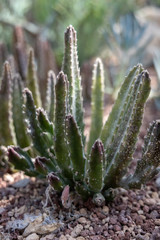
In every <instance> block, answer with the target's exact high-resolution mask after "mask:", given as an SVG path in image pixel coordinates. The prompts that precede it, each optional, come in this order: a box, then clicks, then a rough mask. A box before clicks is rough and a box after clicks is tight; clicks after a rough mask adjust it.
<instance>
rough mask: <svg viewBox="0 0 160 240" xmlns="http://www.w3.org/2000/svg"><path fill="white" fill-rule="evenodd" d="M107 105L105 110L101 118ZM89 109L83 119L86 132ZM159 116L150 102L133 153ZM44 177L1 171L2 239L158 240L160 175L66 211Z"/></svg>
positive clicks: (79, 202) (159, 234) (138, 154)
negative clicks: (100, 203)
mask: <svg viewBox="0 0 160 240" xmlns="http://www.w3.org/2000/svg"><path fill="white" fill-rule="evenodd" d="M110 110H111V104H109V105H108V106H107V107H106V108H105V117H106V118H107V115H108V114H109V112H110ZM89 115H90V113H89V107H87V111H86V117H85V123H86V126H87V127H86V133H87V132H88V129H89V125H90V121H89ZM158 118H160V111H158V110H157V109H156V107H155V105H154V102H153V101H149V102H148V103H147V104H146V109H145V115H144V121H143V125H142V127H141V132H140V137H139V140H138V144H137V149H136V152H135V161H134V162H133V164H132V165H131V166H130V169H132V168H134V167H135V165H136V160H137V159H139V158H140V156H141V148H142V145H143V139H144V135H145V134H146V129H147V127H148V126H149V122H151V121H153V120H155V119H158ZM47 186H48V184H47V181H46V180H41V179H39V180H37V179H35V178H29V177H26V176H24V174H23V173H21V172H17V173H14V174H9V173H4V174H3V176H2V177H1V178H0V240H16V239H18V240H22V239H24V240H25V239H26V240H38V239H40V240H51V239H52V240H53V239H54V240H58V239H60V240H74V239H77V240H85V239H87V240H88V239H90V240H103V239H108V240H130V239H137V240H142V239H144V240H150V239H151V240H156V239H157V240H158V239H160V177H156V178H155V179H154V180H153V181H151V182H149V183H148V184H147V185H146V186H145V187H144V188H143V189H141V190H129V191H126V190H122V189H119V193H118V194H117V197H116V198H115V199H114V201H113V202H112V203H109V204H106V205H105V206H102V207H96V206H95V205H94V204H93V203H92V201H91V199H89V200H88V201H87V202H85V203H84V202H82V201H81V200H80V199H79V198H78V197H77V196H76V197H75V200H74V202H73V204H72V207H71V208H70V209H64V208H63V207H62V206H61V204H60V202H59V196H57V195H56V193H54V192H52V191H51V190H50V189H49V188H47Z"/></svg>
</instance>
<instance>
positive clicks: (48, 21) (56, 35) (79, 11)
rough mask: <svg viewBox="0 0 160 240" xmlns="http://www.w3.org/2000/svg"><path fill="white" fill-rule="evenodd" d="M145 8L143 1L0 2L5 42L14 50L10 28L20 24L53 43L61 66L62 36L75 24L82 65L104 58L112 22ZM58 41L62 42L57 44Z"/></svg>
mask: <svg viewBox="0 0 160 240" xmlns="http://www.w3.org/2000/svg"><path fill="white" fill-rule="evenodd" d="M141 6H143V1H142V0H136V1H133V0H127V1H124V0H117V1H112V0H107V1H106V0H94V1H92V0H85V1H80V0H70V1H67V0H46V1H44V0H34V1H32V0H23V1H21V0H15V1H12V0H6V1H2V0H1V2H0V16H1V17H0V23H1V24H0V33H1V36H2V40H4V41H5V42H7V43H8V45H9V46H11V38H10V37H9V36H10V32H11V30H12V29H11V28H8V30H7V31H6V25H8V26H12V25H16V24H17V23H18V24H20V25H22V26H23V27H24V28H26V29H27V31H30V32H31V33H32V34H35V35H36V34H38V33H40V34H41V37H42V38H43V39H49V40H50V41H51V43H52V47H53V49H54V52H55V55H56V58H57V60H58V62H59V63H60V62H61V59H62V55H63V52H62V51H61V46H62V43H63V37H62V35H63V34H62V32H64V30H65V28H66V26H67V25H69V24H72V25H73V26H74V27H75V28H76V29H77V32H78V39H79V42H78V45H79V59H80V63H81V62H83V61H84V59H85V60H87V59H90V58H91V57H93V56H95V55H98V54H100V52H101V51H102V50H103V49H104V48H105V47H106V43H105V41H104V38H103V29H104V28H106V27H107V23H108V22H109V19H110V18H113V19H118V18H119V17H120V16H121V15H123V14H126V13H128V12H130V11H131V10H132V11H134V10H136V9H137V8H139V7H141ZM57 39H58V40H57Z"/></svg>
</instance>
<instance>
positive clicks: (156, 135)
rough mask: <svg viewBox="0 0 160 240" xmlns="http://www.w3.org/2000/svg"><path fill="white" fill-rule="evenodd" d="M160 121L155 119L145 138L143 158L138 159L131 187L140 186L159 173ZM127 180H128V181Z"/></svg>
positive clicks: (130, 181)
mask: <svg viewBox="0 0 160 240" xmlns="http://www.w3.org/2000/svg"><path fill="white" fill-rule="evenodd" d="M159 147H160V121H159V120H157V121H153V123H152V124H151V125H150V128H149V130H148V133H147V136H146V138H145V143H144V148H143V153H142V158H141V159H140V160H139V161H138V163H137V167H136V171H135V173H134V175H133V176H132V177H131V178H130V180H129V183H128V185H129V188H140V187H141V185H142V184H145V183H146V182H147V181H149V180H150V179H152V178H153V176H154V175H155V173H158V171H157V167H158V166H159V165H160V151H159ZM126 182H127V181H126Z"/></svg>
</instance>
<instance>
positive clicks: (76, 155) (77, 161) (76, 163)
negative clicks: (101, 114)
mask: <svg viewBox="0 0 160 240" xmlns="http://www.w3.org/2000/svg"><path fill="white" fill-rule="evenodd" d="M65 125H66V136H67V145H68V149H69V153H70V160H71V166H72V171H73V176H74V180H75V181H83V179H84V175H85V165H86V158H85V155H84V147H83V143H82V137H81V135H80V132H79V130H78V127H77V124H76V122H75V120H74V118H73V116H72V115H68V116H66V123H65Z"/></svg>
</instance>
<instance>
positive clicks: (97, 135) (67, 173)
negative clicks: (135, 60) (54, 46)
mask: <svg viewBox="0 0 160 240" xmlns="http://www.w3.org/2000/svg"><path fill="white" fill-rule="evenodd" d="M76 42H77V39H76V32H75V30H74V28H73V27H72V26H69V27H68V28H67V31H66V32H65V53H64V59H63V66H62V70H63V71H61V72H60V73H59V74H58V76H57V79H56V83H55V81H54V75H53V74H52V73H50V74H49V79H50V80H49V84H48V88H51V89H50V90H48V96H47V99H48V98H49V96H50V97H51V98H52V99H50V101H48V100H46V103H47V104H49V107H47V109H46V110H47V112H45V111H44V110H43V109H42V108H36V106H35V101H34V99H33V96H32V93H31V91H30V90H28V89H25V90H24V99H25V113H26V117H27V122H28V131H29V133H30V137H31V138H32V142H33V146H34V148H35V149H36V150H37V152H38V153H39V155H38V156H37V157H36V158H35V159H34V160H33V159H32V158H31V157H30V156H29V155H28V154H27V153H26V152H25V151H24V150H23V149H20V148H19V147H18V148H17V147H13V146H10V147H8V156H9V159H10V161H11V162H12V163H13V164H14V165H15V166H16V168H18V169H20V170H23V171H24V172H25V173H26V174H29V175H36V174H37V173H38V172H39V174H40V175H41V176H46V175H47V176H48V181H49V183H50V185H51V186H52V188H53V189H54V190H56V191H57V192H62V196H61V200H62V204H63V205H64V206H65V207H68V206H69V196H70V193H71V192H76V193H78V194H79V195H80V196H81V197H82V198H84V199H87V198H88V197H92V198H93V201H94V202H95V203H96V204H98V205H101V204H103V203H104V201H105V198H106V199H107V198H108V197H109V194H110V192H112V189H115V188H118V187H124V188H126V189H130V188H140V187H141V186H142V184H145V183H146V181H147V180H150V179H151V178H152V177H153V176H154V175H155V174H156V173H157V167H158V165H159V164H160V158H159V155H160V151H159V149H160V123H159V121H154V122H153V123H152V124H151V126H150V128H149V130H148V134H147V136H146V139H145V144H144V148H143V153H142V159H141V160H139V161H138V164H137V167H136V170H135V172H134V173H133V174H130V175H128V173H127V167H128V165H129V164H130V163H131V161H132V158H133V157H132V156H133V153H134V149H135V144H136V141H137V137H138V133H139V129H140V126H141V122H142V117H143V111H144V105H145V102H146V99H147V97H148V95H149V92H150V78H149V74H148V72H147V71H146V70H144V69H143V67H142V66H141V65H140V64H138V65H137V66H135V67H133V69H132V70H131V71H130V73H129V74H128V76H127V77H126V78H125V80H124V83H123V84H122V87H121V89H120V91H119V94H118V97H117V100H116V101H115V104H114V106H113V109H112V111H111V113H110V115H109V118H108V120H107V121H106V123H105V124H104V126H102V125H103V122H102V116H103V113H102V112H103V111H102V109H103V87H104V77H103V66H102V62H101V60H100V59H97V60H96V64H95V66H94V72H93V87H92V103H91V104H92V124H91V130H90V138H89V142H88V146H87V148H86V144H87V143H86V141H85V137H84V134H83V132H84V123H83V106H82V93H81V91H82V90H81V78H80V72H79V66H78V56H77V43H76ZM50 93H53V95H54V96H51V95H50ZM51 108H52V114H51V115H52V117H51V115H50V114H49V113H50V109H51ZM48 109H49V110H48ZM67 201H68V202H67Z"/></svg>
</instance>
